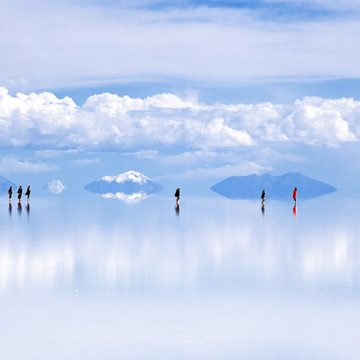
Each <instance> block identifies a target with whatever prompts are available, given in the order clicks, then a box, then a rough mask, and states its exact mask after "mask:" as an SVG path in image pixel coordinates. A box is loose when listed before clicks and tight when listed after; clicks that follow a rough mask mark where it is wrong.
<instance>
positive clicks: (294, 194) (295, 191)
mask: <svg viewBox="0 0 360 360" xmlns="http://www.w3.org/2000/svg"><path fill="white" fill-rule="evenodd" d="M297 191H298V190H297V188H296V187H295V188H294V191H293V199H294V201H295V202H296V197H297Z"/></svg>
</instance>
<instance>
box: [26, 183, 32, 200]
mask: <svg viewBox="0 0 360 360" xmlns="http://www.w3.org/2000/svg"><path fill="white" fill-rule="evenodd" d="M30 194H31V190H30V185H28V187H27V188H26V192H25V195H26V199H27V202H29V198H30Z"/></svg>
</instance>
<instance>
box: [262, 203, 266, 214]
mask: <svg viewBox="0 0 360 360" xmlns="http://www.w3.org/2000/svg"><path fill="white" fill-rule="evenodd" d="M261 213H262V216H265V204H264V203H262V204H261Z"/></svg>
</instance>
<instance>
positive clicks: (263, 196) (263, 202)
mask: <svg viewBox="0 0 360 360" xmlns="http://www.w3.org/2000/svg"><path fill="white" fill-rule="evenodd" d="M264 204H265V190H263V191H262V193H261V205H264Z"/></svg>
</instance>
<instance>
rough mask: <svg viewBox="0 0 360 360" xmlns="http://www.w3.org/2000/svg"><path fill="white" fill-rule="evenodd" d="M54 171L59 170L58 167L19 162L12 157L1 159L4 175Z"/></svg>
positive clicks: (0, 165) (25, 161) (0, 168)
mask: <svg viewBox="0 0 360 360" xmlns="http://www.w3.org/2000/svg"><path fill="white" fill-rule="evenodd" d="M54 170H57V167H56V166H53V165H49V164H45V163H41V162H33V161H29V160H18V159H16V158H14V157H10V156H7V157H4V158H2V159H0V171H1V172H4V173H39V172H48V171H54Z"/></svg>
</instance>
